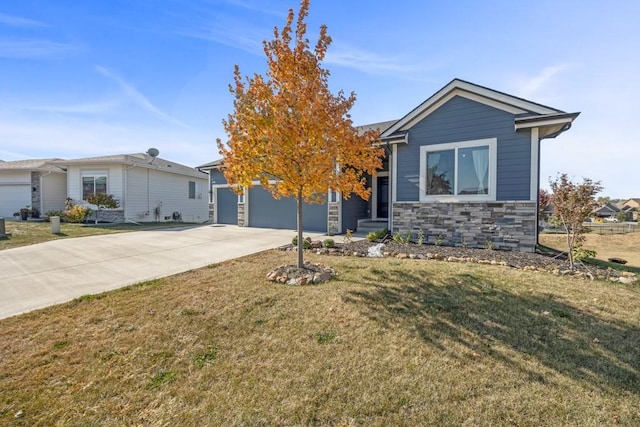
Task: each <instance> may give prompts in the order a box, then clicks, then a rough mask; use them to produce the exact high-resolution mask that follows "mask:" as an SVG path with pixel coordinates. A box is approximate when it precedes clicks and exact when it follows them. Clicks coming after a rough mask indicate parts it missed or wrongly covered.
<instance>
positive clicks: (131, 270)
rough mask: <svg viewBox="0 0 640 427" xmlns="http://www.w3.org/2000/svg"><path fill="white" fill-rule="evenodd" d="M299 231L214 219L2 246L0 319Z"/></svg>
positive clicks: (280, 241)
mask: <svg viewBox="0 0 640 427" xmlns="http://www.w3.org/2000/svg"><path fill="white" fill-rule="evenodd" d="M294 235H295V232H294V231H291V230H273V229H263V228H243V227H237V226H233V225H228V226H227V225H224V226H223V225H212V224H208V225H204V226H199V227H183V228H172V229H164V230H149V231H138V232H132V233H121V234H109V235H103V236H91V237H80V238H73V239H61V240H54V241H50V242H46V243H41V244H38V245H31V246H24V247H20V248H15V249H8V250H4V251H0V319H2V318H5V317H9V316H13V315H16V314H20V313H24V312H27V311H31V310H35V309H38V308H42V307H46V306H49V305H53V304H59V303H62V302H66V301H70V300H72V299H74V298H77V297H79V296H82V295H87V294H95V293H100V292H104V291H108V290H112V289H116V288H121V287H124V286H128V285H131V284H134V283H139V282H144V281H147V280H152V279H157V278H160V277H165V276H170V275H172V274H177V273H181V272H184V271H188V270H192V269H195V268H199V267H204V266H206V265H209V264H213V263H217V262H221V261H225V260H228V259H232V258H237V257H241V256H244V255H249V254H252V253H256V252H260V251H263V250H266V249H272V248H275V247H278V246H281V245H284V244H287V243H290V242H291V238H292V237H293V236H294ZM307 235H309V236H312V237H315V236H319V235H321V234H319V233H315V234H313V233H306V232H305V236H307Z"/></svg>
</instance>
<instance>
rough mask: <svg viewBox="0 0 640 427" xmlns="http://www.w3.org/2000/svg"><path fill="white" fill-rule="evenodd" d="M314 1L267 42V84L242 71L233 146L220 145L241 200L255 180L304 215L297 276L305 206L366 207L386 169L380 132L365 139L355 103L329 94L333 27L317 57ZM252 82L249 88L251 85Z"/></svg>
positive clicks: (230, 130) (231, 123)
mask: <svg viewBox="0 0 640 427" xmlns="http://www.w3.org/2000/svg"><path fill="white" fill-rule="evenodd" d="M308 13H309V0H303V1H302V2H301V4H300V11H299V12H298V17H297V20H296V22H295V24H296V27H295V29H294V28H293V27H292V24H293V22H294V18H295V15H294V11H293V10H292V9H290V10H289V14H288V17H287V22H286V25H285V26H284V28H282V31H279V30H278V28H277V27H276V28H274V31H273V33H274V39H273V40H272V41H265V42H264V43H263V44H264V52H265V54H266V56H267V66H268V71H267V72H266V76H262V75H259V74H254V75H253V77H245V79H243V78H242V76H241V75H240V69H239V67H238V66H237V65H236V67H235V71H234V83H235V86H233V85H230V86H229V89H230V91H231V93H233V95H234V96H235V100H234V103H233V105H234V112H233V113H232V114H230V115H229V116H228V118H227V120H223V124H224V129H225V131H226V133H227V135H228V137H229V140H228V141H227V145H228V147H227V146H225V144H223V143H222V141H221V140H219V139H218V141H217V144H218V149H219V151H220V154H221V155H222V156H223V163H224V169H223V170H224V175H225V178H226V179H227V182H228V183H229V184H231V185H237V187H236V191H238V192H240V191H243V190H244V189H246V188H250V187H251V186H252V185H253V182H254V180H259V181H260V184H261V185H262V186H263V187H264V188H265V189H268V190H269V191H270V192H271V194H272V195H273V197H275V198H276V199H279V198H281V197H293V198H295V200H296V202H297V203H296V205H297V206H296V207H297V220H298V221H297V222H298V224H297V226H298V265H297V266H298V268H303V265H304V263H303V243H304V242H303V238H302V229H303V222H302V204H303V202H307V203H322V202H324V200H325V198H326V196H327V192H328V190H329V189H331V190H333V191H336V192H340V193H342V195H343V197H344V198H348V197H349V196H350V195H351V194H357V195H358V196H360V197H362V198H364V199H365V200H367V199H368V198H369V195H370V189H369V188H367V186H366V174H373V173H374V171H375V170H376V169H379V168H380V167H381V166H382V157H383V155H384V151H383V150H382V149H380V148H376V147H375V146H374V145H373V143H374V142H376V141H377V140H378V133H377V132H376V131H369V132H365V133H359V132H358V131H357V130H356V129H355V128H354V126H353V123H352V121H351V117H350V115H349V110H350V109H351V107H352V106H353V104H354V102H355V100H356V96H355V94H354V93H353V92H352V93H351V94H350V95H349V96H348V97H346V96H345V94H344V92H343V91H340V92H338V94H337V95H334V94H332V93H331V92H330V91H329V84H328V77H329V71H328V70H326V69H324V68H322V66H321V63H322V61H323V59H324V57H325V55H326V52H327V48H328V46H329V45H330V44H331V37H329V36H328V35H327V28H326V26H324V25H323V26H321V27H320V35H319V37H318V41H317V43H316V45H315V48H314V49H313V50H311V49H310V45H309V40H308V39H307V38H305V33H306V30H307V26H306V24H305V22H304V21H305V18H306V17H307V15H308ZM245 80H246V81H245Z"/></svg>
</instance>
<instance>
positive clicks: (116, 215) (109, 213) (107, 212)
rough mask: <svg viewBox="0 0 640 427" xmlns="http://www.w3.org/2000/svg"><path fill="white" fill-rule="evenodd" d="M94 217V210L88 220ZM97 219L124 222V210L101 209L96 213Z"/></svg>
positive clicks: (91, 220) (90, 220) (92, 219)
mask: <svg viewBox="0 0 640 427" xmlns="http://www.w3.org/2000/svg"><path fill="white" fill-rule="evenodd" d="M95 219H96V211H95V210H94V211H93V213H92V214H91V215H90V216H89V218H88V220H87V221H88V222H89V223H91V222H93V221H94V220H95ZM98 221H100V222H114V223H120V222H124V210H122V209H103V210H101V211H100V212H99V213H98Z"/></svg>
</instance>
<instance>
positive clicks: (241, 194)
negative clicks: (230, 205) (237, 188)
mask: <svg viewBox="0 0 640 427" xmlns="http://www.w3.org/2000/svg"><path fill="white" fill-rule="evenodd" d="M238 203H239V204H240V203H244V191H243V192H242V193H240V194H238Z"/></svg>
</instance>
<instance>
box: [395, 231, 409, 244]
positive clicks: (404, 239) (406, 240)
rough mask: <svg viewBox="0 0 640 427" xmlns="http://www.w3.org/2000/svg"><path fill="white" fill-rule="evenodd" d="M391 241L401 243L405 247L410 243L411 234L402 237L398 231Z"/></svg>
mask: <svg viewBox="0 0 640 427" xmlns="http://www.w3.org/2000/svg"><path fill="white" fill-rule="evenodd" d="M393 241H394V242H396V243H402V244H404V245H407V244H409V243H411V233H410V232H409V233H407V234H406V235H402V234H401V233H400V232H399V231H398V232H397V233H396V234H394V235H393Z"/></svg>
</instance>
